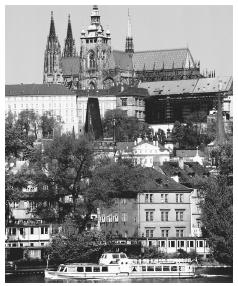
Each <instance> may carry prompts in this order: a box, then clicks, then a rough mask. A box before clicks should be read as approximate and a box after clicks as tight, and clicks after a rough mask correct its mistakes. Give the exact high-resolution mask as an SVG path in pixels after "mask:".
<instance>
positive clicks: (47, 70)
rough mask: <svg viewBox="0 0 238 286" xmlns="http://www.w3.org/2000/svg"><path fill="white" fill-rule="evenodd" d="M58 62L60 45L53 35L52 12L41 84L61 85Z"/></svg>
mask: <svg viewBox="0 0 238 286" xmlns="http://www.w3.org/2000/svg"><path fill="white" fill-rule="evenodd" d="M60 60H61V49H60V43H59V41H58V37H57V36H56V33H55V23H54V18H53V12H51V21H50V32H49V36H48V38H47V44H46V50H45V58H44V78H43V83H62V81H63V78H62V73H61V68H60Z"/></svg>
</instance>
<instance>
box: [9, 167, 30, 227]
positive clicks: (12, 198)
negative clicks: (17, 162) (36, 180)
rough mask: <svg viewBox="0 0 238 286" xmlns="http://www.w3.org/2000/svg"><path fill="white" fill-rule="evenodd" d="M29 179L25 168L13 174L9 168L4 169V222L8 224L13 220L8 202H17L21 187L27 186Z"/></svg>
mask: <svg viewBox="0 0 238 286" xmlns="http://www.w3.org/2000/svg"><path fill="white" fill-rule="evenodd" d="M28 179H29V177H28V175H27V173H26V172H25V170H22V171H20V172H18V173H17V174H14V173H12V172H11V170H9V169H7V168H6V169H5V224H6V225H8V224H9V223H10V222H12V221H13V220H14V217H13V216H12V212H11V207H10V204H11V203H12V202H17V201H18V200H19V199H20V198H21V195H22V188H24V187H26V186H27V180H28Z"/></svg>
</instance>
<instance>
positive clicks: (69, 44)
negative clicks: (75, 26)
mask: <svg viewBox="0 0 238 286" xmlns="http://www.w3.org/2000/svg"><path fill="white" fill-rule="evenodd" d="M74 56H76V48H75V41H74V39H73V33H72V27H71V20H70V15H69V16H68V27H67V35H66V39H65V46H64V51H63V57H74Z"/></svg>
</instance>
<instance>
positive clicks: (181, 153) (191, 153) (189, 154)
mask: <svg viewBox="0 0 238 286" xmlns="http://www.w3.org/2000/svg"><path fill="white" fill-rule="evenodd" d="M196 154H197V150H176V156H177V157H195V156H196ZM198 155H199V156H200V157H205V155H204V153H203V152H201V151H200V150H198Z"/></svg>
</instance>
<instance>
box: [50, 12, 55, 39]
mask: <svg viewBox="0 0 238 286" xmlns="http://www.w3.org/2000/svg"><path fill="white" fill-rule="evenodd" d="M49 37H50V38H55V37H56V34H55V23H54V17H53V11H51V20H50V34H49Z"/></svg>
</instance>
